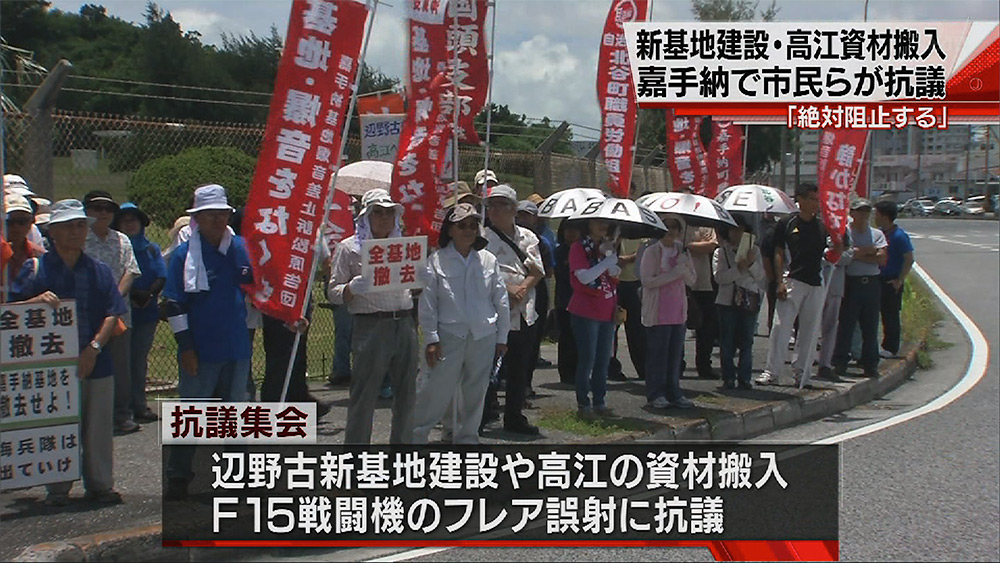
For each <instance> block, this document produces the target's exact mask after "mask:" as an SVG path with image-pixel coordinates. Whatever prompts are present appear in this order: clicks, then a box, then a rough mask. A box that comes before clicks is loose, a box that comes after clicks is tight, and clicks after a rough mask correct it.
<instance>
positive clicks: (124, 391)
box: [83, 190, 142, 435]
mask: <svg viewBox="0 0 1000 563" xmlns="http://www.w3.org/2000/svg"><path fill="white" fill-rule="evenodd" d="M83 205H84V208H86V210H87V216H88V217H92V218H93V219H94V221H93V224H91V225H90V232H89V233H87V245H86V247H84V252H86V253H87V255H88V256H90V257H91V258H93V259H94V260H99V261H101V262H104V263H105V264H107V265H108V267H109V268H111V275H112V276H113V277H114V279H115V281H116V282H117V283H118V292H119V293H121V294H122V296H123V297H125V304H126V311H125V314H124V315H122V320H123V321H124V322H125V327H126V328H131V327H132V309H131V305H130V300H129V299H128V294H129V291H130V290H131V289H132V282H133V281H134V280H135V278H137V277H138V276H140V275H141V274H142V270H140V269H139V262H138V261H136V259H135V253H134V252H133V251H132V242H131V241H129V238H128V236H127V235H125V234H124V233H120V232H118V231H116V230H114V229H112V228H111V222H112V221H113V220H114V218H115V213H117V212H118V204H117V203H115V200H114V198H112V197H111V194H109V193H108V192H105V191H102V190H94V191H91V192H89V193H87V195H86V196H84V198H83ZM130 342H131V337H130V336H129V335H128V332H127V330H126V331H125V332H122V333H121V334H116V335H115V336H113V337H112V338H111V341H110V342H108V351H109V353H110V354H111V362H112V364H113V366H114V367H113V370H114V375H115V413H114V422H115V434H116V435H121V434H131V433H132V432H135V431H137V430H139V424H138V423H136V422H135V420H133V418H132V416H133V415H132V404H131V403H132V391H131V389H132V386H131V379H130V378H131V374H132V369H131V366H130V365H129V364H130V357H129V356H130V351H131V350H130Z"/></svg>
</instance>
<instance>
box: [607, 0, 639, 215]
mask: <svg viewBox="0 0 1000 563" xmlns="http://www.w3.org/2000/svg"><path fill="white" fill-rule="evenodd" d="M648 4H649V3H648V1H647V0H613V1H612V2H611V9H610V10H609V11H608V17H607V19H606V20H605V22H604V33H602V34H601V49H600V55H599V56H598V59H597V102H598V104H599V105H600V108H601V154H603V155H604V167H605V169H607V171H608V189H609V190H610V191H611V193H613V194H614V195H615V197H628V193H629V182H630V181H631V180H632V163H633V160H634V157H635V155H634V154H633V153H634V151H635V143H634V141H635V124H636V118H637V115H638V114H637V112H638V107H637V106H636V103H635V97H634V96H633V95H632V89H633V84H632V73H631V70H630V67H629V62H628V48H627V47H626V44H625V30H624V29H623V26H622V24H623V23H624V22H631V21H644V20H645V19H646V14H647V10H648V7H649V6H648Z"/></svg>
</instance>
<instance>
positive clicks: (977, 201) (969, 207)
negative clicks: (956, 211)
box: [962, 195, 986, 215]
mask: <svg viewBox="0 0 1000 563" xmlns="http://www.w3.org/2000/svg"><path fill="white" fill-rule="evenodd" d="M962 212H963V213H965V214H966V215H982V214H984V213H986V196H982V195H977V196H972V197H970V198H966V200H965V203H963V204H962Z"/></svg>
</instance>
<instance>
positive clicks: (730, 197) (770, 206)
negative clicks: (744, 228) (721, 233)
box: [715, 184, 799, 215]
mask: <svg viewBox="0 0 1000 563" xmlns="http://www.w3.org/2000/svg"><path fill="white" fill-rule="evenodd" d="M715 201H717V202H719V203H721V204H722V207H723V208H724V209H725V210H726V211H729V212H730V213H739V212H745V213H774V214H777V215H787V214H789V213H795V212H796V211H798V210H799V208H798V206H796V205H795V202H794V201H792V198H790V197H788V194H786V193H785V192H783V191H781V190H779V189H778V188H772V187H771V186H763V185H760V184H740V185H738V186H729V187H728V188H726V189H725V190H723V191H722V192H721V193H720V194H719V195H718V196H716V198H715Z"/></svg>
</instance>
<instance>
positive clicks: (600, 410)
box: [594, 405, 620, 418]
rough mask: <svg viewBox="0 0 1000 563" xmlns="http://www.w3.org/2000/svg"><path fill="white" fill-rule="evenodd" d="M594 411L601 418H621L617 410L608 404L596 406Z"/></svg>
mask: <svg viewBox="0 0 1000 563" xmlns="http://www.w3.org/2000/svg"><path fill="white" fill-rule="evenodd" d="M594 412H595V413H597V416H599V417H601V418H620V417H619V416H618V415H617V414H615V411H613V410H611V409H610V408H608V407H606V406H603V405H602V406H600V407H594Z"/></svg>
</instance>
